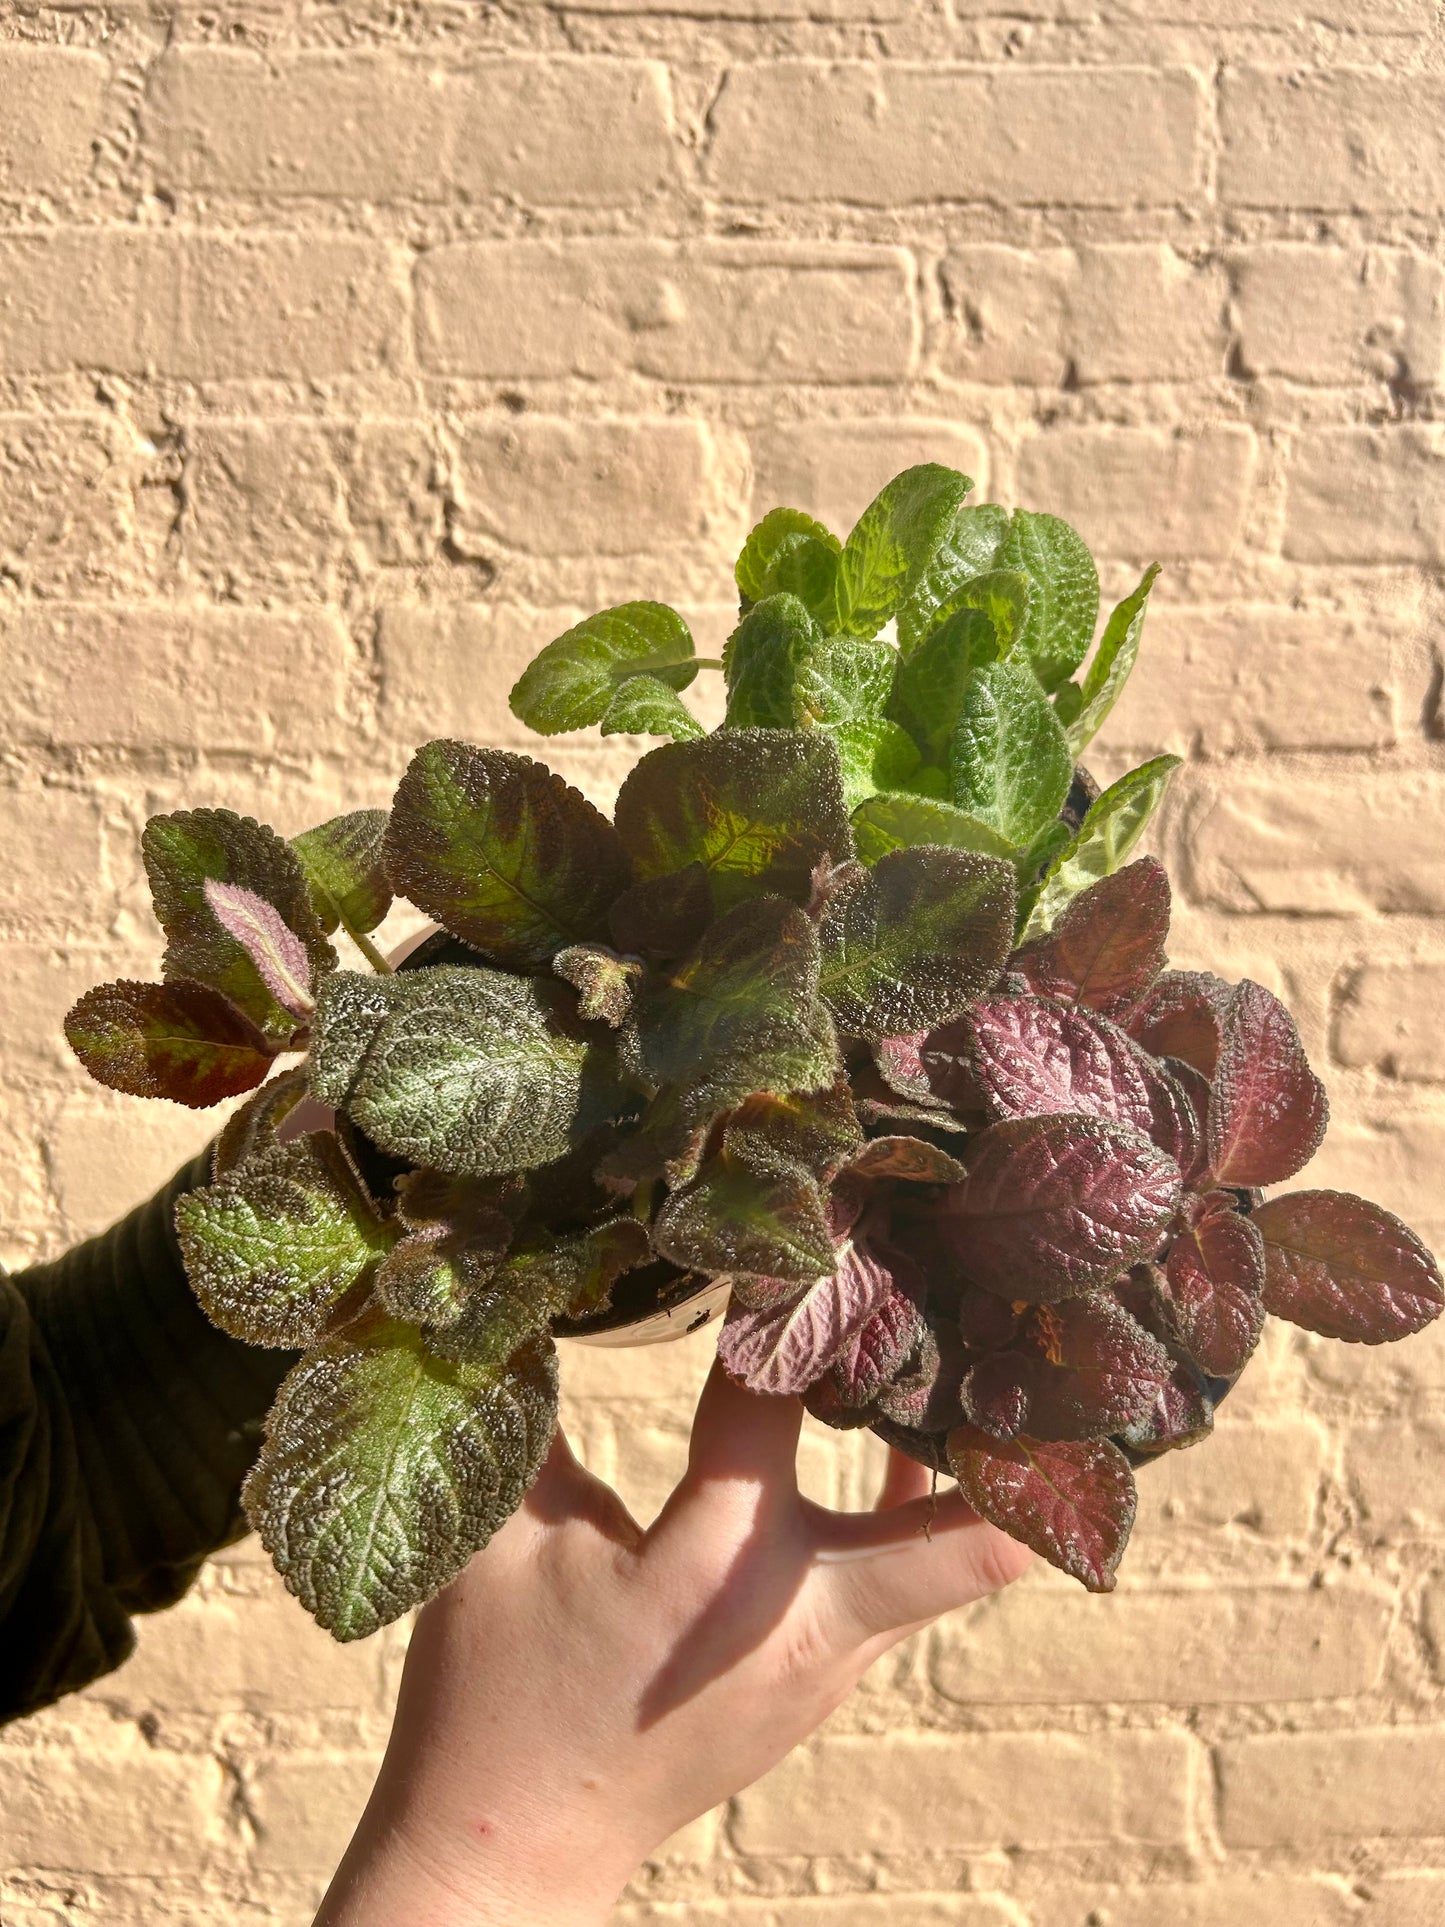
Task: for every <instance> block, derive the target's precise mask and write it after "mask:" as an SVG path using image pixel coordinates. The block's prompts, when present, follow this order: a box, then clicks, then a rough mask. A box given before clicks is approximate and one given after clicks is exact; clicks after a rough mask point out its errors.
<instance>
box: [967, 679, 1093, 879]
mask: <svg viewBox="0 0 1445 1927" xmlns="http://www.w3.org/2000/svg"><path fill="white" fill-rule="evenodd" d="M950 772H951V775H952V780H953V801H954V803H955V804H956V805H957V806H958V808H960V809H962V810H966V811H967V812H968V814H969V815H970V816H977V817H979V818H980V819H981V820H982V821H983V822H985V823H987V824H988V825H989V826H990V828H992V829H995V830H997V831H998V833H999V835H1000V836H1003V837H1006V838H1007V839H1008V841H1009V842H1010V843H1014V844H1017V845H1020V846H1027V845H1028V844H1030V843H1031V842H1032V841H1033V840H1034V838H1035V837H1036V836H1039V835H1041V834H1042V833H1043V832H1044V831H1045V830H1046V829H1047V828H1048V826H1049V824H1050V823H1051V822H1052V821H1053V820H1054V818H1055V817H1056V816H1057V815H1058V813H1059V811H1060V809H1061V808H1062V807H1063V802H1064V798H1065V797H1066V796H1067V795H1068V793H1069V785H1070V783H1071V782H1072V781H1073V776H1074V764H1073V759H1072V757H1071V756H1070V755H1069V746H1068V743H1067V742H1066V740H1065V738H1064V731H1063V725H1062V724H1061V723H1060V722H1059V719H1058V717H1057V716H1055V714H1054V712H1053V710H1052V709H1051V708H1050V706H1049V703H1048V700H1047V698H1046V697H1045V696H1044V693H1043V691H1042V690H1041V689H1040V688H1039V685H1038V683H1037V681H1036V680H1035V679H1034V676H1033V674H1032V673H1031V671H1029V670H1028V669H1026V668H1024V667H1023V665H1022V664H1020V663H991V664H989V665H988V666H987V667H985V668H983V669H980V670H979V671H978V673H977V674H976V675H975V677H974V679H973V682H972V684H971V685H970V687H969V690H968V694H967V695H966V697H965V698H964V703H963V713H962V715H961V716H960V718H959V724H958V728H957V730H956V731H955V733H954V738H953V742H952V745H951V747H950Z"/></svg>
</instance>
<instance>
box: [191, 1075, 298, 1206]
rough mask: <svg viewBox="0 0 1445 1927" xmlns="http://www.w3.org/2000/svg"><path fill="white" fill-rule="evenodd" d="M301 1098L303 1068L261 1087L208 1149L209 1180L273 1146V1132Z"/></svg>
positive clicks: (229, 1119)
mask: <svg viewBox="0 0 1445 1927" xmlns="http://www.w3.org/2000/svg"><path fill="white" fill-rule="evenodd" d="M305 1095H306V1066H305V1065H304V1064H297V1065H295V1066H294V1068H292V1069H291V1070H289V1071H282V1072H281V1073H280V1074H279V1076H276V1077H273V1078H272V1079H271V1081H270V1083H269V1084H263V1085H262V1086H261V1088H260V1090H259V1091H256V1092H254V1093H253V1094H252V1096H250V1097H249V1098H247V1100H246V1102H245V1103H244V1104H242V1105H241V1106H240V1107H239V1108H238V1109H236V1110H234V1111H232V1113H231V1115H230V1116H229V1117H228V1118H227V1119H226V1122H225V1123H224V1124H223V1125H222V1127H221V1133H220V1136H219V1137H217V1138H216V1140H215V1142H214V1143H213V1144H212V1146H211V1178H212V1181H213V1182H214V1181H215V1180H216V1179H217V1178H223V1177H225V1176H226V1174H227V1173H228V1172H229V1171H234V1170H235V1169H236V1167H237V1165H239V1164H244V1163H245V1161H246V1160H247V1158H252V1157H254V1156H255V1155H256V1153H257V1152H258V1151H261V1150H265V1149H267V1148H269V1147H270V1146H271V1145H273V1144H274V1143H275V1142H276V1133H277V1131H278V1130H279V1129H280V1127H281V1125H282V1124H283V1123H284V1122H285V1121H286V1119H287V1118H288V1117H289V1116H290V1114H291V1112H292V1111H293V1110H294V1109H295V1108H296V1106H297V1105H298V1104H299V1103H300V1102H301V1100H302V1098H303V1097H305Z"/></svg>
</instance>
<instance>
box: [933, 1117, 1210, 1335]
mask: <svg viewBox="0 0 1445 1927" xmlns="http://www.w3.org/2000/svg"><path fill="white" fill-rule="evenodd" d="M1179 1195H1180V1178H1179V1167H1178V1165H1177V1164H1175V1162H1174V1160H1173V1158H1171V1157H1169V1156H1168V1155H1167V1154H1166V1153H1165V1152H1163V1151H1161V1150H1160V1149H1159V1148H1158V1146H1157V1145H1154V1144H1152V1143H1150V1141H1149V1139H1148V1138H1146V1137H1145V1136H1144V1135H1143V1133H1142V1132H1140V1131H1135V1130H1133V1129H1132V1128H1131V1127H1130V1126H1129V1125H1127V1124H1115V1123H1113V1122H1112V1121H1111V1120H1109V1119H1107V1118H1100V1117H1080V1116H1069V1115H1057V1116H1053V1117H1030V1118H1012V1119H1009V1120H1008V1121H1007V1122H1005V1123H1002V1124H995V1125H993V1126H992V1127H991V1129H989V1130H987V1131H985V1132H984V1133H983V1134H982V1135H981V1136H980V1137H978V1138H976V1139H974V1140H972V1141H971V1143H970V1146H969V1155H968V1176H967V1178H966V1179H965V1180H964V1182H963V1184H961V1185H959V1186H958V1187H957V1188H956V1189H954V1190H953V1191H951V1192H950V1193H948V1194H947V1201H946V1204H945V1206H944V1208H943V1210H942V1211H941V1212H940V1214H939V1224H940V1229H941V1231H942V1232H943V1235H944V1236H945V1237H946V1238H947V1240H948V1243H949V1246H950V1249H951V1251H952V1253H953V1255H954V1257H955V1258H956V1261H957V1263H958V1265H959V1267H960V1269H961V1270H962V1272H963V1273H964V1275H965V1276H966V1277H968V1278H970V1279H972V1281H973V1282H974V1283H975V1284H977V1285H982V1286H983V1287H984V1288H985V1289H986V1290H988V1291H994V1292H997V1293H998V1294H999V1296H1000V1297H1002V1298H1008V1299H1022V1300H1025V1301H1027V1302H1028V1303H1030V1304H1052V1303H1055V1302H1056V1301H1057V1300H1058V1299H1061V1298H1070V1297H1073V1296H1075V1295H1076V1294H1077V1293H1079V1292H1084V1291H1095V1290H1098V1289H1099V1288H1100V1287H1101V1286H1103V1285H1107V1284H1109V1283H1110V1282H1111V1281H1112V1280H1113V1279H1115V1278H1117V1277H1118V1276H1119V1274H1120V1272H1122V1271H1126V1270H1127V1269H1128V1268H1129V1266H1130V1265H1133V1264H1137V1263H1138V1261H1139V1260H1140V1259H1141V1258H1148V1257H1152V1256H1153V1255H1154V1254H1155V1253H1156V1252H1157V1251H1158V1249H1159V1245H1160V1242H1161V1240H1162V1238H1163V1236H1164V1232H1165V1229H1166V1228H1167V1226H1168V1224H1169V1221H1170V1219H1171V1218H1172V1217H1173V1215H1174V1212H1175V1210H1176V1208H1177V1207H1178V1203H1179Z"/></svg>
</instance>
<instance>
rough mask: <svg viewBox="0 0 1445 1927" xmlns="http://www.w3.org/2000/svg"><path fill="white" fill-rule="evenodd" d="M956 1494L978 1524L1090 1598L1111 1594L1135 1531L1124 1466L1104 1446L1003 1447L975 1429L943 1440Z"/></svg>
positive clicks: (1113, 1449)
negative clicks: (984, 1522)
mask: <svg viewBox="0 0 1445 1927" xmlns="http://www.w3.org/2000/svg"><path fill="white" fill-rule="evenodd" d="M948 1463H949V1466H950V1468H951V1470H952V1472H953V1475H954V1477H955V1478H956V1479H957V1480H958V1485H959V1490H960V1491H961V1492H962V1493H963V1496H964V1498H965V1499H967V1501H968V1503H969V1504H970V1505H971V1506H972V1507H973V1509H974V1511H975V1512H977V1513H978V1514H979V1515H980V1516H981V1517H982V1518H985V1519H987V1520H988V1522H989V1524H990V1525H995V1526H997V1527H998V1528H999V1530H1000V1531H1001V1532H1006V1533H1007V1534H1008V1535H1009V1537H1010V1538H1011V1539H1017V1540H1018V1541H1019V1542H1020V1544H1022V1545H1025V1546H1029V1547H1031V1548H1032V1549H1033V1551H1035V1552H1037V1553H1038V1554H1039V1555H1040V1556H1041V1557H1042V1558H1044V1559H1047V1560H1048V1562H1049V1564H1050V1565H1051V1566H1057V1567H1058V1569H1059V1571H1060V1572H1066V1573H1069V1574H1070V1575H1071V1576H1072V1577H1073V1578H1075V1579H1078V1580H1080V1581H1081V1582H1082V1583H1083V1584H1084V1585H1085V1586H1087V1587H1088V1589H1089V1591H1090V1592H1112V1591H1113V1589H1114V1574H1115V1571H1116V1570H1117V1568H1118V1564H1119V1559H1120V1556H1121V1554H1122V1553H1123V1550H1124V1547H1125V1545H1126V1544H1127V1542H1128V1538H1129V1532H1130V1529H1131V1528H1132V1526H1133V1524H1134V1510H1135V1505H1136V1502H1137V1501H1136V1494H1135V1491H1134V1477H1133V1474H1132V1473H1131V1472H1130V1470H1129V1462H1128V1460H1127V1459H1126V1458H1125V1457H1124V1455H1123V1453H1122V1452H1121V1451H1120V1450H1119V1448H1118V1447H1117V1446H1116V1445H1111V1444H1110V1443H1109V1441H1108V1440H1107V1439H1088V1440H1080V1441H1074V1442H1070V1443H1068V1444H1058V1445H1048V1444H1045V1443H1043V1442H1042V1441H1041V1440H1038V1439H1027V1438H1019V1439H1012V1440H1010V1441H1009V1442H1008V1443H1004V1442H1003V1441H1002V1440H1000V1439H994V1438H990V1437H989V1435H988V1433H987V1432H981V1431H979V1430H978V1428H977V1427H976V1426H972V1425H960V1426H958V1427H957V1428H956V1429H955V1430H954V1431H952V1432H950V1433H949V1436H948Z"/></svg>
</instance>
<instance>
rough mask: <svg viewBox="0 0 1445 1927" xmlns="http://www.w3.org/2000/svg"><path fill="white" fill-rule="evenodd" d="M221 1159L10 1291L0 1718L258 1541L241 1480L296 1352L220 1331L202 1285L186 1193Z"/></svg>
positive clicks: (93, 1662)
mask: <svg viewBox="0 0 1445 1927" xmlns="http://www.w3.org/2000/svg"><path fill="white" fill-rule="evenodd" d="M207 1176H208V1167H207V1162H206V1159H205V1158H204V1157H203V1158H198V1159H196V1160H194V1161H193V1162H192V1163H191V1164H189V1165H187V1166H186V1167H184V1168H183V1169H182V1170H181V1171H180V1172H178V1173H177V1174H176V1176H175V1177H174V1178H173V1179H172V1180H171V1182H170V1184H168V1185H167V1186H165V1187H164V1189H163V1190H162V1191H160V1192H159V1193H157V1195H156V1196H155V1197H153V1198H151V1199H150V1200H148V1202H147V1203H145V1204H144V1205H142V1206H140V1207H139V1208H138V1209H137V1210H136V1211H134V1212H132V1213H131V1214H130V1215H129V1217H127V1218H125V1219H123V1220H122V1221H121V1222H120V1223H119V1224H117V1225H115V1226H113V1227H112V1228H111V1230H110V1231H108V1232H106V1233H104V1234H103V1235H102V1236H100V1237H98V1238H92V1239H89V1240H88V1241H87V1242H86V1243H85V1244H82V1245H80V1246H77V1247H76V1248H75V1249H74V1250H72V1251H69V1252H67V1253H65V1254H64V1256H62V1257H61V1258H59V1259H56V1260H55V1261H54V1262H53V1263H50V1264H46V1265H38V1266H35V1267H34V1268H32V1269H31V1270H29V1271H26V1272H22V1273H20V1274H19V1275H18V1276H16V1277H14V1278H12V1279H10V1280H9V1281H8V1282H7V1286H6V1289H7V1290H8V1292H9V1294H10V1297H9V1304H10V1306H11V1310H12V1319H11V1324H12V1327H13V1329H12V1332H11V1338H12V1343H11V1345H10V1348H9V1352H10V1356H9V1360H8V1364H6V1366H5V1368H4V1376H5V1380H6V1382H5V1384H4V1385H3V1386H0V1404H3V1403H5V1402H6V1400H7V1399H8V1401H9V1404H10V1405H11V1406H13V1407H14V1408H15V1409H14V1413H12V1414H11V1423H10V1425H9V1426H8V1428H0V1460H3V1463H0V1635H3V1638H0V1645H3V1649H4V1650H3V1656H0V1719H6V1718H13V1717H15V1716H17V1715H19V1714H21V1713H24V1712H29V1711H33V1710H34V1708H35V1707H37V1706H39V1705H44V1704H45V1703H46V1702H47V1701H48V1700H50V1699H54V1698H56V1697H58V1696H59V1694H61V1693H63V1692H68V1691H71V1690H73V1689H74V1688H75V1687H77V1686H80V1685H83V1684H85V1683H86V1681H87V1680H88V1679H91V1678H94V1677H96V1676H97V1675H98V1674H100V1673H103V1672H106V1671H108V1670H109V1669H110V1668H111V1667H113V1666H115V1665H117V1664H118V1663H119V1662H120V1660H121V1659H123V1658H124V1657H125V1655H126V1653H127V1652H128V1650H129V1647H130V1643H131V1640H130V1635H129V1630H128V1625H127V1615H129V1614H130V1613H133V1612H142V1611H148V1610H153V1609H155V1608H157V1607H160V1606H164V1605H168V1604H170V1603H171V1602H172V1601H173V1600H174V1599H176V1598H178V1597H179V1596H180V1594H181V1593H183V1592H184V1591H185V1590H186V1588H187V1586H188V1585H189V1584H190V1583H191V1580H192V1579H193V1577H194V1576H195V1573H196V1571H197V1570H198V1568H199V1566H200V1564H201V1562H202V1561H203V1560H204V1559H205V1557H206V1556H207V1555H208V1554H209V1553H211V1552H213V1551H215V1550H216V1548H217V1547H218V1546H221V1545H224V1544H226V1543H228V1542H229V1541H230V1540H232V1539H234V1538H236V1537H237V1536H239V1534H240V1533H241V1532H242V1531H243V1530H244V1520H243V1518H242V1515H241V1511H240V1505H239V1489H240V1482H241V1479H242V1478H243V1476H244V1474H245V1472H246V1470H247V1469H248V1467H249V1465H250V1463H251V1460H252V1459H253V1458H254V1456H255V1453H256V1450H257V1448H258V1446H259V1443H260V1428H261V1422H262V1420H263V1418H264V1416H265V1413H266V1411H267V1409H268V1407H269V1404H270V1401H271V1398H272V1395H273V1393H274V1390H275V1387H276V1385H277V1383H278V1382H279V1380H280V1378H281V1376H282V1374H283V1373H284V1372H285V1370H286V1369H287V1366H288V1364H289V1363H290V1356H289V1354H285V1353H281V1352H259V1351H256V1350H254V1349H252V1348H250V1347H247V1346H243V1345H240V1344H238V1343H237V1342H236V1341H235V1340H234V1339H231V1338H228V1337H227V1336H226V1335H225V1334H224V1333H222V1332H220V1331H218V1330H216V1328H215V1327H214V1326H213V1325H211V1324H210V1322H209V1320H208V1319H207V1318H206V1317H205V1315H204V1313H203V1312H202V1311H201V1309H200V1307H199V1306H198V1305H197V1303H196V1301H195V1299H194V1296H193V1294H192V1293H191V1290H190V1287H189V1285H188V1284H187V1282H186V1278H185V1272H184V1268H183V1266H182V1264H181V1258H180V1252H179V1249H178V1247H177V1244H176V1239H175V1232H174V1228H173V1225H172V1222H171V1219H172V1212H173V1210H174V1205H175V1200H176V1198H177V1197H179V1196H180V1195H181V1193H182V1192H183V1191H185V1190H187V1189H189V1188H191V1187H193V1186H194V1185H197V1184H201V1183H204V1182H206V1180H207Z"/></svg>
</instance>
